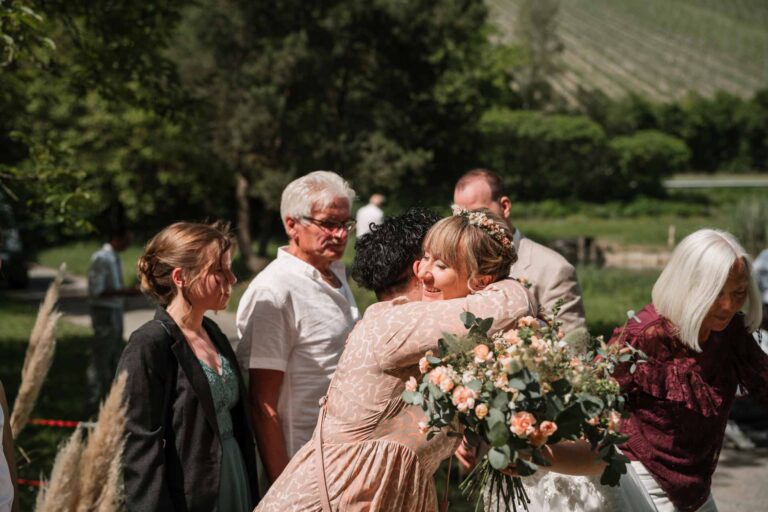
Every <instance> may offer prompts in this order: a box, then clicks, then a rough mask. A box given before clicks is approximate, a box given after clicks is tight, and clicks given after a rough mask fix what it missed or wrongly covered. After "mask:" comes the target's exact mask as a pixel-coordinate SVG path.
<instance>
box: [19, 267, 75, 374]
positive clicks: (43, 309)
mask: <svg viewBox="0 0 768 512" xmlns="http://www.w3.org/2000/svg"><path fill="white" fill-rule="evenodd" d="M66 270H67V264H66V263H62V264H61V265H60V266H59V270H58V272H56V277H55V278H54V279H53V282H52V283H51V284H50V286H49V287H48V290H47V291H46V292H45V298H44V299H43V302H41V303H40V309H39V310H38V313H37V318H36V319H35V325H34V327H32V334H31V335H30V336H29V346H28V347H27V353H26V355H25V356H24V365H23V366H22V368H21V373H22V374H23V373H24V372H25V371H26V369H27V367H28V366H29V363H30V360H31V359H32V355H33V354H34V353H35V349H36V348H37V345H38V344H39V343H40V340H41V339H42V337H43V333H44V331H45V326H46V318H48V317H50V315H51V313H53V311H54V308H55V307H56V302H58V300H59V290H60V289H61V283H62V281H64V272H65V271H66Z"/></svg>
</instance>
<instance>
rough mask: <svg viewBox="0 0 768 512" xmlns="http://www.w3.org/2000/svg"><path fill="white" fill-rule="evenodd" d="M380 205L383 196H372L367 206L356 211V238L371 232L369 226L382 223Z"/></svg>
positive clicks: (382, 214) (382, 202) (382, 217)
mask: <svg viewBox="0 0 768 512" xmlns="http://www.w3.org/2000/svg"><path fill="white" fill-rule="evenodd" d="M382 204H384V196H383V195H381V194H373V195H372V196H371V198H370V199H369V200H368V204H367V205H365V206H363V207H361V208H360V209H359V210H357V233H356V234H357V238H360V237H361V236H363V235H364V234H366V233H368V232H369V231H370V230H371V224H374V225H378V224H381V223H382V222H384V212H383V211H382V209H381V205H382Z"/></svg>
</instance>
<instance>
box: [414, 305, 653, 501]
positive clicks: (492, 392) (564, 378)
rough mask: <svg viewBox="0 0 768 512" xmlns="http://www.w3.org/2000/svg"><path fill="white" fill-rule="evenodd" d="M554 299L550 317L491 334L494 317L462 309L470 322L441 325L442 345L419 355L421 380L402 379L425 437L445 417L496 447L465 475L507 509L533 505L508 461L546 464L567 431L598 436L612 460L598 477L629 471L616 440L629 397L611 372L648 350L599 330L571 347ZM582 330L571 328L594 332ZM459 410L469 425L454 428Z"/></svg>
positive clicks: (470, 486) (475, 441)
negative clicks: (456, 330) (547, 450)
mask: <svg viewBox="0 0 768 512" xmlns="http://www.w3.org/2000/svg"><path fill="white" fill-rule="evenodd" d="M558 309H559V308H558V307H555V309H554V310H553V316H552V321H551V322H544V321H541V320H539V319H537V318H534V317H530V316H527V317H524V318H521V319H520V320H518V321H517V323H516V325H515V326H514V328H512V329H510V330H508V331H506V332H498V333H495V334H494V335H492V336H489V335H488V329H489V328H490V327H491V325H492V323H493V319H491V318H485V319H482V318H477V317H475V316H474V315H473V314H472V313H469V312H465V313H462V317H461V320H462V322H464V325H465V326H466V327H467V328H468V329H469V332H468V333H467V334H466V335H464V336H461V337H458V336H453V335H450V334H444V335H443V336H444V337H443V338H442V339H441V340H440V341H439V344H438V346H439V351H438V352H439V353H437V354H434V353H431V352H427V354H426V355H425V356H424V357H423V358H422V359H421V361H420V362H419V369H420V371H421V374H422V377H421V382H419V381H418V380H417V379H415V378H413V377H411V379H410V380H409V381H408V382H407V383H406V390H405V391H404V392H403V400H404V401H405V402H407V403H409V404H414V405H420V406H421V407H422V408H423V409H424V411H425V412H426V421H424V422H422V424H421V425H420V428H421V429H422V431H423V432H424V433H425V434H426V435H427V437H428V438H430V439H431V437H432V436H433V435H435V434H436V433H437V432H439V431H440V430H441V429H443V428H446V427H447V428H448V429H449V430H450V432H449V435H452V436H462V435H463V436H464V437H465V438H466V439H467V441H468V442H469V443H470V444H472V445H475V446H477V445H479V444H480V443H481V442H483V443H485V444H487V445H488V446H489V447H490V450H489V451H488V453H487V454H486V455H485V456H484V457H483V459H482V461H481V462H479V463H478V465H477V466H476V467H475V468H474V470H473V471H472V472H471V473H470V474H469V475H468V476H467V478H466V480H464V482H463V483H462V484H461V489H462V491H463V492H464V494H465V495H466V496H467V497H468V498H473V499H476V500H477V508H479V507H481V504H482V500H483V496H484V495H488V496H489V498H490V499H491V500H495V501H496V503H497V504H498V506H500V507H502V509H504V510H506V511H509V510H510V509H511V510H514V511H516V510H517V506H518V505H521V506H522V508H523V509H525V510H527V509H528V507H527V504H528V501H529V500H528V497H527V495H526V493H525V489H524V487H523V485H522V481H521V480H520V478H519V477H517V476H515V477H513V476H510V475H509V474H508V473H505V472H502V470H513V471H514V472H515V473H516V474H518V475H520V476H528V475H531V474H533V473H534V472H535V471H536V469H537V468H538V467H539V466H547V465H548V462H547V459H546V458H545V457H544V455H543V452H542V448H543V447H544V446H545V445H548V444H553V443H557V442H558V441H561V440H569V439H570V440H577V439H582V438H583V439H587V440H588V441H589V442H590V443H591V444H592V447H593V449H595V450H596V453H597V454H598V456H599V457H600V458H602V459H603V460H604V461H605V462H606V463H607V466H606V468H605V470H604V472H603V475H602V477H601V479H600V482H601V483H602V484H604V485H614V486H615V485H618V482H619V478H620V477H621V474H623V473H625V472H626V464H627V463H628V462H629V459H627V458H626V457H625V456H624V455H622V454H621V453H619V452H618V451H617V449H616V445H617V444H621V443H623V442H624V441H626V437H623V436H622V435H621V434H620V433H619V431H618V426H619V421H620V419H621V417H622V412H623V408H624V398H623V396H622V395H621V393H620V390H619V385H618V383H617V382H616V381H615V380H614V379H613V378H612V377H611V373H612V371H613V368H614V367H615V365H617V364H618V363H619V362H622V363H624V362H629V361H632V371H634V365H635V361H637V359H638V357H640V358H642V356H643V354H641V353H638V351H636V350H635V349H633V348H632V347H630V346H628V345H625V346H622V345H620V344H614V345H607V344H606V343H604V342H603V340H602V338H596V339H590V343H591V345H592V348H591V349H589V350H586V351H582V352H583V353H582V354H581V355H573V354H572V353H571V351H570V350H569V348H568V347H569V342H571V341H573V340H570V339H567V338H566V337H565V336H564V334H563V332H562V331H561V330H559V323H558V322H557V320H556V318H557V311H558ZM581 331H582V332H581V333H578V332H577V333H574V334H573V336H581V337H588V336H587V334H586V331H584V330H583V329H581ZM570 337H571V336H569V338H570ZM457 416H458V419H459V421H460V422H461V424H462V425H463V426H464V430H463V433H462V432H459V431H456V430H455V421H454V420H455V418H456V417H457ZM510 507H511V508H510Z"/></svg>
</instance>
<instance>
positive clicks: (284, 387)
mask: <svg viewBox="0 0 768 512" xmlns="http://www.w3.org/2000/svg"><path fill="white" fill-rule="evenodd" d="M354 197H355V192H354V191H353V190H352V189H351V188H350V187H349V185H348V184H347V182H345V181H344V180H343V179H342V178H341V177H340V176H338V175H337V174H335V173H332V172H328V171H315V172H312V173H309V174H307V175H306V176H303V177H301V178H299V179H297V180H294V181H293V182H291V183H290V184H289V185H288V186H287V187H286V188H285V190H284V191H283V195H282V200H281V204H280V216H281V218H282V220H283V225H284V226H285V231H286V233H287V234H288V238H289V243H288V246H286V247H281V248H280V249H279V251H278V255H277V259H276V260H275V261H273V262H272V263H270V264H269V265H268V266H267V267H266V268H265V269H264V270H263V271H262V272H261V273H260V274H259V275H258V276H256V278H254V280H253V281H252V282H251V284H250V285H249V286H248V289H247V290H246V292H245V294H244V295H243V297H242V299H241V300H240V304H239V306H238V308H237V333H238V338H239V341H238V343H237V346H236V352H237V355H238V360H239V361H240V364H241V366H242V367H243V369H248V374H249V377H250V383H249V387H250V396H251V403H252V406H253V407H252V411H253V423H254V429H255V434H256V440H257V442H258V447H259V453H260V454H261V457H262V460H263V462H264V465H265V467H266V470H267V475H268V476H269V479H270V481H272V482H274V481H275V480H276V479H277V477H278V476H279V475H280V473H281V472H282V471H283V469H285V466H286V465H287V464H288V461H289V460H290V458H291V457H292V456H293V455H294V454H295V453H296V452H297V451H298V450H299V448H301V447H302V446H303V445H304V444H305V443H306V442H307V441H309V439H310V438H311V437H312V432H313V430H314V427H315V423H316V422H317V412H318V400H319V399H320V398H321V397H322V396H323V395H325V393H326V391H327V390H328V385H329V384H330V380H331V377H332V375H333V373H334V372H335V370H336V364H337V363H338V361H339V357H340V356H341V352H342V351H343V349H344V342H345V340H346V339H347V335H348V334H349V332H350V331H351V330H352V327H353V326H354V324H355V322H356V321H357V319H358V311H357V306H356V304H355V299H354V297H353V296H352V292H351V291H350V289H349V286H348V284H347V280H346V275H345V271H344V266H343V265H342V264H341V262H340V261H339V260H340V259H341V257H342V255H343V254H344V249H345V247H346V244H347V238H348V234H349V231H350V230H351V229H352V228H353V227H354V226H355V221H354V220H352V219H350V206H351V205H352V201H353V200H354Z"/></svg>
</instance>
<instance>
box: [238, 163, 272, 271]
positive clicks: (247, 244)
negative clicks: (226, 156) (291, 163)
mask: <svg viewBox="0 0 768 512" xmlns="http://www.w3.org/2000/svg"><path fill="white" fill-rule="evenodd" d="M248 188H249V183H248V177H247V176H245V174H244V173H242V172H240V173H238V174H237V186H236V187H235V196H236V198H237V245H238V247H239V249H240V256H241V257H242V258H243V262H244V263H245V266H246V268H248V270H249V271H251V272H253V273H254V274H257V273H258V272H261V271H262V270H263V269H264V267H266V266H267V260H266V259H265V258H259V257H258V256H256V255H255V254H254V253H253V247H252V246H251V205H250V199H249V197H248Z"/></svg>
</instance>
